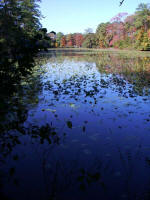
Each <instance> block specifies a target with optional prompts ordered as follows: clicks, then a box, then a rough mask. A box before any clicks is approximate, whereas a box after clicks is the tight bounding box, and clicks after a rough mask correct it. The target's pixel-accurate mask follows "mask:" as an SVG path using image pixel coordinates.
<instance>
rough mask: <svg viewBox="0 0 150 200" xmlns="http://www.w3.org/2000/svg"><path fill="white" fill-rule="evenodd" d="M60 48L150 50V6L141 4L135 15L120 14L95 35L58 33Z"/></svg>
mask: <svg viewBox="0 0 150 200" xmlns="http://www.w3.org/2000/svg"><path fill="white" fill-rule="evenodd" d="M56 43H57V46H58V47H85V48H110V47H113V48H120V49H125V48H127V49H138V50H150V5H149V4H144V3H141V4H139V6H138V8H137V9H136V11H135V13H134V14H132V15H128V14H127V13H119V14H117V15H116V16H115V17H113V18H112V19H111V20H110V22H107V23H100V24H99V25H98V27H97V29H96V32H95V33H93V32H92V30H91V29H87V30H86V31H85V33H84V34H81V33H74V34H67V35H64V34H63V33H61V32H59V33H57V37H56Z"/></svg>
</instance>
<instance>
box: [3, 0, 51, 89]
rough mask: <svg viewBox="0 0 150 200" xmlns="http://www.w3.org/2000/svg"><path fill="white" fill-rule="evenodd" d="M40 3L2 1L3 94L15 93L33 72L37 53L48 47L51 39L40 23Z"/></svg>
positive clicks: (12, 0)
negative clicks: (21, 82) (23, 80)
mask: <svg viewBox="0 0 150 200" xmlns="http://www.w3.org/2000/svg"><path fill="white" fill-rule="evenodd" d="M39 2H40V0H1V1H0V92H5V91H7V92H12V91H13V88H15V86H16V85H17V84H19V83H20V80H21V79H22V78H23V77H26V76H27V75H28V74H30V73H31V72H32V69H33V67H34V65H35V64H34V58H35V57H36V55H37V53H38V52H39V51H40V50H46V49H47V47H48V43H49V40H50V39H49V37H48V36H47V30H46V29H45V28H42V25H41V24H40V18H41V13H40V10H39ZM6 88H7V89H6Z"/></svg>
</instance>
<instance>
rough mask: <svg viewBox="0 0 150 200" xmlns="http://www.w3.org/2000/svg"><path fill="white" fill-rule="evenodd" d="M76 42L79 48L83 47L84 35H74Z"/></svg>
mask: <svg viewBox="0 0 150 200" xmlns="http://www.w3.org/2000/svg"><path fill="white" fill-rule="evenodd" d="M74 42H75V45H76V46H77V47H81V46H82V43H83V35H82V34H81V33H76V34H75V35H74Z"/></svg>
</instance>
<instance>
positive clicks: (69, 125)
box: [67, 121, 72, 129]
mask: <svg viewBox="0 0 150 200" xmlns="http://www.w3.org/2000/svg"><path fill="white" fill-rule="evenodd" d="M67 126H68V128H70V129H72V122H71V121H67Z"/></svg>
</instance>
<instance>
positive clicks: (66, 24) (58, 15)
mask: <svg viewBox="0 0 150 200" xmlns="http://www.w3.org/2000/svg"><path fill="white" fill-rule="evenodd" d="M119 2H120V0H42V3H40V10H41V12H42V14H43V16H44V19H42V20H41V23H42V25H43V27H45V28H47V30H48V32H49V31H52V30H53V31H55V32H63V33H65V34H67V33H75V32H81V33H83V32H84V30H85V29H86V28H88V27H90V28H92V29H93V31H95V30H96V27H97V25H98V24H100V23H101V22H107V21H109V20H110V19H111V18H112V17H113V16H115V15H116V14H118V13H120V12H128V13H129V14H132V13H134V12H135V9H136V8H137V6H138V5H139V4H140V3H150V0H125V2H124V3H123V5H122V6H121V7H119Z"/></svg>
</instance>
